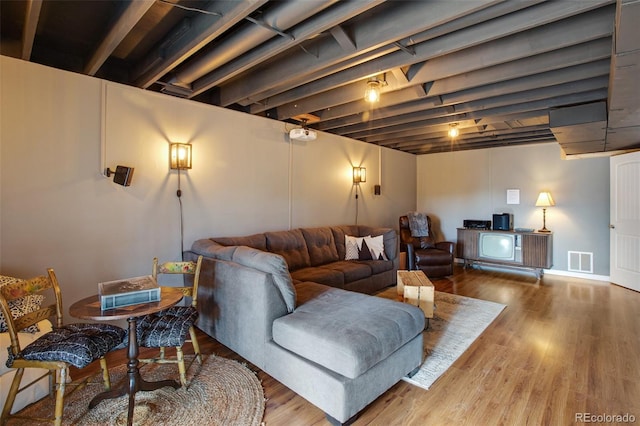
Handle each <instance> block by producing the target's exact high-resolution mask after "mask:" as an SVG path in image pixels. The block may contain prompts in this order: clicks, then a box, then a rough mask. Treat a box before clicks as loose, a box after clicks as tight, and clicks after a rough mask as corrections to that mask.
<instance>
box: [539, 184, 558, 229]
mask: <svg viewBox="0 0 640 426" xmlns="http://www.w3.org/2000/svg"><path fill="white" fill-rule="evenodd" d="M555 205H556V203H555V202H554V201H553V197H552V196H551V193H550V192H549V191H542V192H541V193H540V195H538V200H537V201H536V207H542V229H538V232H551V231H549V230H548V229H547V217H546V216H547V207H552V206H555Z"/></svg>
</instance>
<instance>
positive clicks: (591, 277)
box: [455, 258, 611, 282]
mask: <svg viewBox="0 0 640 426" xmlns="http://www.w3.org/2000/svg"><path fill="white" fill-rule="evenodd" d="M455 263H460V264H462V263H464V260H462V259H459V258H456V259H455ZM483 266H486V267H489V268H491V267H493V268H496V269H500V266H501V265H490V264H485V265H483ZM516 268H517V267H515V268H513V270H516ZM523 272H525V270H523ZM544 273H545V275H547V274H548V275H560V276H564V277H573V278H583V279H586V280H594V281H605V282H611V278H610V277H609V276H608V275H594V274H584V273H581V272H572V271H562V270H559V269H545V270H544Z"/></svg>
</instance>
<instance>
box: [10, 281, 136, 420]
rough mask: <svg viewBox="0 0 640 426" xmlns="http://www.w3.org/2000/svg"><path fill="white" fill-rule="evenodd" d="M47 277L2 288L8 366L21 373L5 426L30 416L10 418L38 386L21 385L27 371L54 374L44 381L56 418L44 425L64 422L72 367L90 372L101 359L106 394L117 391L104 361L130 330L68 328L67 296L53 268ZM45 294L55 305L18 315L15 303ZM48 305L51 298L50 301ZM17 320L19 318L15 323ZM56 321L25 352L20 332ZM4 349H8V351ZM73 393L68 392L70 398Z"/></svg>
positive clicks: (89, 326)
mask: <svg viewBox="0 0 640 426" xmlns="http://www.w3.org/2000/svg"><path fill="white" fill-rule="evenodd" d="M47 273H48V275H47V276H39V277H36V278H32V279H28V280H24V281H18V282H16V283H12V284H7V285H4V286H2V287H0V308H1V309H2V314H3V315H4V317H5V320H6V322H7V329H8V330H7V331H8V332H9V337H10V339H11V346H10V347H9V359H8V360H7V367H9V368H15V369H16V374H15V376H14V377H13V381H12V382H11V388H10V389H9V394H8V395H7V400H6V402H5V404H4V408H3V409H2V418H1V421H0V423H1V424H2V425H4V424H6V423H7V421H8V419H9V418H11V417H16V418H24V416H21V415H19V414H18V413H16V414H10V413H11V409H12V407H13V403H14V401H15V399H16V396H17V395H18V393H20V392H22V391H24V390H25V389H27V388H29V387H30V386H31V385H32V384H34V383H35V381H33V382H31V383H30V384H28V385H26V386H24V387H22V388H20V382H21V380H22V376H23V374H24V369H25V368H43V369H47V370H49V372H48V373H45V374H44V375H43V376H41V377H39V378H38V379H36V381H37V380H40V379H41V378H42V377H45V376H46V375H49V380H50V383H51V391H52V392H53V391H54V390H55V391H56V394H55V401H56V404H55V410H54V417H52V418H49V419H42V418H38V419H34V420H38V421H48V422H52V423H54V424H55V425H60V424H61V423H62V412H63V408H64V396H65V389H66V387H67V381H68V378H69V366H70V365H73V366H74V367H77V368H84V367H86V366H87V365H89V364H90V363H91V362H93V361H95V360H97V359H99V360H100V366H101V367H102V380H103V382H104V387H105V389H107V390H108V389H110V388H111V382H110V380H109V370H108V369H107V362H106V361H105V359H104V356H105V354H106V353H107V352H109V351H110V350H111V349H113V348H115V347H116V346H118V345H119V344H120V343H121V342H122V340H123V339H124V337H125V335H126V332H125V330H124V329H122V328H120V327H117V326H114V325H110V324H84V323H77V324H67V325H64V324H63V317H62V312H63V310H62V293H61V291H60V286H59V284H58V280H57V278H56V275H55V273H54V271H53V269H47ZM41 293H43V295H44V294H46V293H49V294H51V293H53V298H52V299H50V300H55V302H54V303H52V304H51V305H48V306H45V307H41V306H36V307H34V308H33V310H32V311H31V312H26V311H24V312H20V313H14V314H13V315H12V312H11V308H10V306H9V302H11V301H15V300H16V299H19V298H21V297H24V296H28V295H35V294H41ZM45 300H47V299H45ZM14 316H16V317H15V318H14ZM50 317H55V322H54V324H55V325H54V328H53V330H52V331H50V332H49V333H46V334H44V335H42V336H41V337H39V338H38V339H36V340H35V341H34V342H32V343H30V344H28V345H27V346H25V347H24V348H21V347H20V341H19V340H18V332H21V330H23V329H25V328H27V327H31V326H33V325H35V324H37V323H38V322H39V321H41V320H43V319H46V318H50ZM2 350H4V348H3V349H2ZM87 381H88V379H87V380H85V381H83V382H82V383H79V384H77V386H76V384H74V386H76V387H75V388H74V389H73V390H71V392H73V391H75V390H77V389H79V388H81V387H83V386H84V385H86V384H87ZM71 392H67V395H69V394H70V393H71Z"/></svg>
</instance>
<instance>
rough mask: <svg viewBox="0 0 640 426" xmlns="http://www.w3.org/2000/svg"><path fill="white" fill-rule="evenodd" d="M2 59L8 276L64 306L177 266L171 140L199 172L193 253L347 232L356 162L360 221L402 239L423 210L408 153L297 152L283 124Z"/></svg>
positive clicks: (188, 182) (186, 176) (190, 174)
mask: <svg viewBox="0 0 640 426" xmlns="http://www.w3.org/2000/svg"><path fill="white" fill-rule="evenodd" d="M0 60H1V62H0V69H1V76H0V93H1V94H2V100H1V101H0V108H1V114H0V120H1V121H0V122H1V124H2V127H1V129H0V166H1V167H0V212H1V214H0V224H1V226H0V250H1V251H0V254H1V255H2V256H1V257H0V274H5V275H14V276H19V277H30V276H34V275H37V274H42V273H44V271H45V269H46V268H47V267H53V268H54V269H55V270H56V273H57V275H58V277H59V279H60V281H61V285H62V287H63V292H64V295H65V305H66V306H69V305H71V303H73V302H74V301H75V300H79V299H81V298H83V297H86V296H88V295H91V294H94V293H95V292H96V290H97V283H98V282H99V281H106V280H112V279H118V278H123V277H127V276H135V275H143V274H148V273H149V272H150V267H151V259H152V258H153V257H154V256H158V257H160V258H164V259H170V258H178V257H179V256H180V246H181V241H180V227H179V217H180V210H179V203H178V198H177V197H176V189H177V181H178V175H177V172H176V171H170V170H169V168H168V143H169V142H190V143H192V144H193V169H192V170H189V171H187V172H182V173H181V188H182V194H183V195H182V203H183V208H184V210H183V212H184V247H185V248H189V247H190V246H191V243H192V242H193V241H194V240H196V239H198V238H205V237H210V236H225V235H227V236H230V235H246V234H250V233H254V232H261V231H266V230H283V229H288V228H296V227H303V226H321V225H335V224H346V223H353V222H354V221H355V212H356V210H355V207H356V203H355V198H354V188H353V185H352V183H351V165H352V164H354V165H356V164H357V165H360V164H361V165H362V166H364V167H366V168H367V175H368V176H367V182H366V183H364V184H363V185H362V187H361V189H362V192H361V195H360V198H359V200H358V202H359V217H358V223H361V224H370V225H376V226H389V227H394V228H397V218H398V216H399V215H400V214H402V213H405V212H407V211H409V210H413V209H415V194H416V186H415V182H416V161H415V156H413V155H410V154H406V153H401V152H398V151H393V150H389V149H382V150H380V149H379V148H378V147H376V146H374V145H370V144H365V143H362V142H358V141H354V140H351V139H347V138H342V137H338V136H333V135H330V134H325V133H319V136H318V139H317V140H316V141H313V142H306V143H298V142H295V143H293V144H290V143H289V140H288V137H287V136H286V133H287V129H288V128H291V127H292V126H291V125H289V126H288V127H287V126H285V124H284V123H281V122H278V121H275V120H269V119H265V118H260V117H255V116H251V115H249V114H244V113H240V112H237V111H231V110H227V109H223V108H217V107H213V106H210V105H204V104H200V103H197V102H193V101H187V100H182V99H177V98H173V97H169V96H166V95H161V94H158V93H152V92H148V91H143V90H140V89H136V88H132V87H128V86H123V85H118V84H114V83H108V82H104V81H102V80H99V79H96V78H92V77H87V76H83V75H79V74H73V73H69V72H64V71H60V70H55V69H52V68H48V67H44V66H41V65H37V64H32V63H28V62H24V61H20V60H16V59H13V58H8V57H4V56H3V57H0ZM379 159H381V162H380V161H379ZM116 165H125V166H130V167H134V168H135V172H134V175H133V181H132V185H131V186H129V187H123V186H120V185H116V184H114V183H113V182H112V181H111V180H110V179H107V178H106V177H104V176H103V175H102V173H101V171H102V170H103V167H104V166H108V167H110V168H112V169H114V168H115V166H116ZM380 171H381V172H380ZM379 181H380V182H381V184H382V195H380V196H374V195H373V185H374V184H375V183H378V182H379Z"/></svg>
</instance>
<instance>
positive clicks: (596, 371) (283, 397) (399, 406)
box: [72, 267, 640, 426]
mask: <svg viewBox="0 0 640 426" xmlns="http://www.w3.org/2000/svg"><path fill="white" fill-rule="evenodd" d="M433 283H434V285H435V287H436V290H438V291H444V292H449V293H455V294H460V295H463V296H469V297H474V298H478V299H484V300H491V301H495V302H500V303H504V304H506V305H507V308H506V309H505V310H504V311H503V312H502V313H501V314H500V316H499V317H498V318H497V319H496V320H495V321H494V322H493V324H491V326H489V328H488V329H487V330H486V331H485V332H484V333H483V334H482V335H481V336H480V338H478V340H476V342H475V343H474V344H473V345H472V346H471V347H470V348H469V349H468V350H467V351H466V352H465V353H464V354H463V355H462V356H461V357H460V358H459V359H458V360H457V361H456V362H455V364H454V365H453V366H452V367H451V368H450V369H449V370H448V371H447V372H446V373H445V374H444V375H443V376H442V377H441V378H440V379H439V380H438V381H436V383H435V384H434V385H433V386H432V387H431V389H430V390H429V391H425V390H423V389H420V388H418V387H415V386H412V385H410V384H408V383H406V382H404V381H401V382H399V383H397V384H396V385H395V386H393V387H392V388H391V389H389V390H388V391H387V392H385V393H384V394H383V395H381V396H380V397H379V398H378V399H377V400H376V401H374V402H373V403H372V404H371V405H370V406H369V407H367V408H366V409H365V410H364V411H363V412H362V414H361V416H360V417H359V418H358V419H357V420H356V422H355V423H354V424H355V425H385V426H391V425H464V424H469V425H499V424H503V425H565V424H574V423H576V415H579V414H578V413H590V414H591V415H618V414H620V415H624V414H626V413H628V414H630V415H633V416H635V419H636V421H637V422H640V356H639V354H640V331H639V327H638V325H640V293H637V292H634V291H631V290H628V289H625V288H622V287H619V286H616V285H612V284H609V283H602V282H599V281H591V280H583V279H577V278H568V277H562V276H556V275H545V276H544V277H543V278H542V279H541V280H540V282H536V279H535V277H534V276H533V275H531V274H520V273H518V272H500V271H492V270H475V269H463V268H458V267H457V268H456V271H455V274H454V276H452V277H449V278H444V279H437V280H433ZM199 341H200V345H201V348H202V350H203V352H204V353H208V354H216V355H218V356H223V357H227V358H231V359H236V360H240V361H243V360H242V358H240V357H239V356H238V355H236V354H235V353H233V352H232V351H230V350H229V349H228V348H226V347H224V346H222V345H220V344H219V343H217V342H216V341H215V340H214V339H212V338H210V337H208V336H206V335H205V334H204V333H200V339H199ZM189 351H190V348H188V349H186V351H185V352H186V353H189ZM125 357H126V354H125V352H124V350H121V351H117V352H116V353H113V354H110V355H109V358H108V361H109V363H110V365H117V364H120V363H125ZM249 367H250V368H252V369H253V370H254V371H257V372H258V377H259V378H260V380H261V381H262V384H263V387H264V391H265V397H266V398H267V402H266V411H265V416H264V421H265V424H266V425H267V426H271V425H272V426H280V425H287V426H291V425H301V426H302V425H328V424H329V423H328V422H327V420H326V419H325V417H324V413H323V412H322V411H320V410H319V409H318V408H316V407H315V406H313V405H311V404H310V403H308V402H306V401H305V400H304V399H302V398H301V397H299V396H297V395H296V394H295V393H293V392H292V391H290V390H289V389H287V388H286V387H285V386H283V385H282V384H280V383H279V382H277V381H276V380H274V379H272V378H271V377H270V376H268V375H267V374H265V373H264V372H262V371H259V370H257V369H256V368H255V367H253V366H251V365H249ZM92 369H94V367H93V366H90V367H89V368H87V369H85V370H83V372H78V371H74V372H72V377H73V378H74V379H76V378H79V377H81V376H82V375H84V374H87V373H91V372H92V371H91V370H92ZM94 370H95V369H94ZM93 372H95V371H93ZM212 404H215V401H212Z"/></svg>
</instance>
